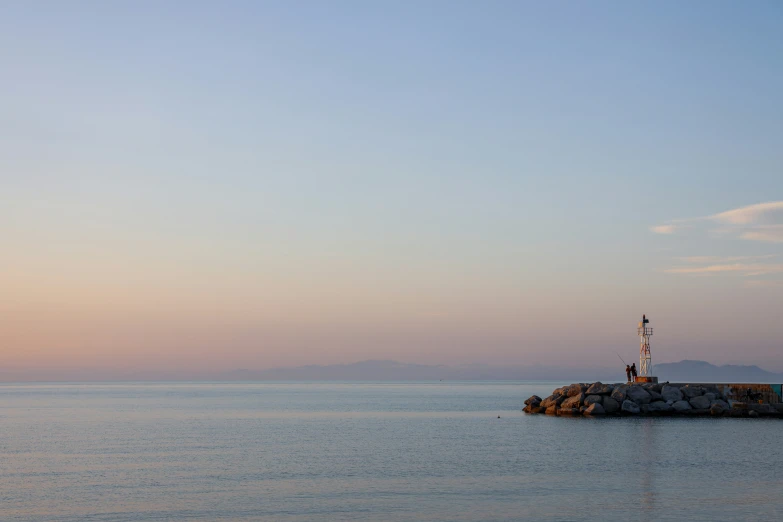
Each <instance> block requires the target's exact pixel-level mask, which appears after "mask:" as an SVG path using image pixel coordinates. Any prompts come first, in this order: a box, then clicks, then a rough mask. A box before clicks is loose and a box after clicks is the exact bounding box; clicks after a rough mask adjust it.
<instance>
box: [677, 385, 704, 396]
mask: <svg viewBox="0 0 783 522" xmlns="http://www.w3.org/2000/svg"><path fill="white" fill-rule="evenodd" d="M680 391H681V392H682V394H683V395H684V396H685V397H687V398H688V399H692V398H694V397H698V396H699V395H703V394H704V390H702V389H701V387H700V386H691V385H690V384H688V385H687V386H683V387H682V388H680Z"/></svg>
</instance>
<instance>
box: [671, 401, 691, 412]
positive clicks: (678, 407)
mask: <svg viewBox="0 0 783 522" xmlns="http://www.w3.org/2000/svg"><path fill="white" fill-rule="evenodd" d="M672 408H674V411H679V412H683V411H688V410H691V409H693V408H692V407H691V405H690V404H689V403H688V401H677V402H675V403H674V404H672Z"/></svg>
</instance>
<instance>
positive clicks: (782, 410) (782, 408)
mask: <svg viewBox="0 0 783 522" xmlns="http://www.w3.org/2000/svg"><path fill="white" fill-rule="evenodd" d="M771 406H772V407H773V408H775V409H776V410H778V413H780V414H783V402H779V403H777V404H772V405H771ZM604 407H605V406H604Z"/></svg>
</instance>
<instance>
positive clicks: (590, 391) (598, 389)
mask: <svg viewBox="0 0 783 522" xmlns="http://www.w3.org/2000/svg"><path fill="white" fill-rule="evenodd" d="M612 390H614V386H612V385H611V384H603V383H601V381H598V382H594V383H593V384H591V385H590V387H589V388H587V391H586V392H585V393H586V394H587V395H609V394H610V393H612Z"/></svg>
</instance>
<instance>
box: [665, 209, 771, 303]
mask: <svg viewBox="0 0 783 522" xmlns="http://www.w3.org/2000/svg"><path fill="white" fill-rule="evenodd" d="M685 227H692V228H696V229H697V230H701V231H702V232H704V233H706V236H707V237H709V238H712V239H714V240H721V241H723V242H724V244H726V243H725V240H727V239H743V240H746V241H757V242H763V243H783V201H769V202H766V203H757V204H754V205H747V206H744V207H738V208H734V209H731V210H726V211H724V212H719V213H717V214H711V215H709V216H701V217H696V218H690V219H676V220H672V221H669V222H668V223H664V224H661V225H656V226H653V227H650V230H651V231H652V232H654V233H656V234H674V233H676V232H679V229H681V228H685ZM724 248H725V247H724ZM777 257H779V254H766V255H730V256H689V257H680V258H678V261H679V263H678V266H674V267H671V268H667V269H665V270H664V272H666V273H667V274H680V275H688V276H724V277H732V276H733V277H741V278H745V281H746V283H747V282H748V281H751V282H752V283H751V284H745V286H746V287H748V288H755V287H762V286H764V287H778V286H783V280H781V278H782V277H783V264H781V263H779V262H773V261H770V260H773V258H777ZM752 278H758V279H752ZM756 281H758V282H756ZM777 283H781V284H780V285H778V284H777Z"/></svg>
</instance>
